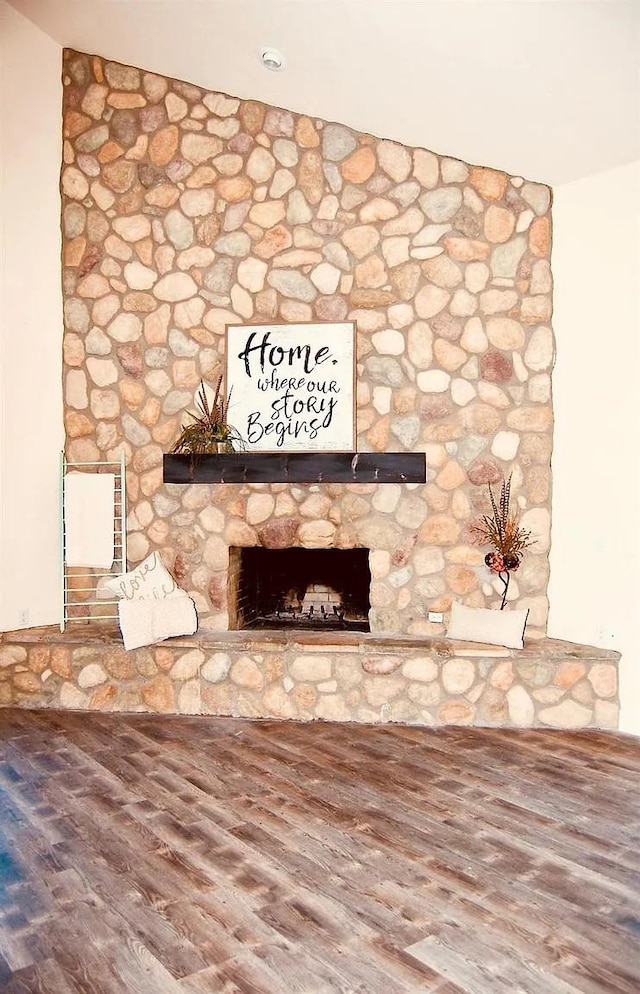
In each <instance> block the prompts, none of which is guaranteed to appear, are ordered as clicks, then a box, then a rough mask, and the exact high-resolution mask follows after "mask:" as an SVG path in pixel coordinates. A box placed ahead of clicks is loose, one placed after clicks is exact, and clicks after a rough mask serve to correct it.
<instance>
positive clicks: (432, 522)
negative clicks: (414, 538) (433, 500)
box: [420, 514, 460, 546]
mask: <svg viewBox="0 0 640 994" xmlns="http://www.w3.org/2000/svg"><path fill="white" fill-rule="evenodd" d="M459 536H460V525H459V524H458V522H457V521H456V520H455V518H452V517H451V516H450V515H448V514H433V515H431V516H430V517H428V518H427V520H426V521H425V523H424V524H423V526H422V528H421V529H420V540H421V541H422V542H424V543H425V544H429V545H438V546H443V545H455V543H456V542H457V541H458V538H459Z"/></svg>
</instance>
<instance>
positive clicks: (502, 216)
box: [484, 204, 516, 244]
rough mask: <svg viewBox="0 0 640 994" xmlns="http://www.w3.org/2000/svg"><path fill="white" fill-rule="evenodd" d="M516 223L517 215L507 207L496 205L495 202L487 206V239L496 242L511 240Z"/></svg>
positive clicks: (485, 226)
mask: <svg viewBox="0 0 640 994" xmlns="http://www.w3.org/2000/svg"><path fill="white" fill-rule="evenodd" d="M515 225H516V218H515V215H514V214H513V213H512V212H511V211H510V210H507V208H506V207H496V206H495V204H491V205H490V206H489V207H487V212H486V214H485V216H484V234H485V238H486V239H487V241H489V242H493V243H494V244H496V243H498V244H499V243H502V242H507V241H509V239H510V238H511V235H512V234H513V229H514V228H515Z"/></svg>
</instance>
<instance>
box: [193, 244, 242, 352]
mask: <svg viewBox="0 0 640 994" xmlns="http://www.w3.org/2000/svg"><path fill="white" fill-rule="evenodd" d="M233 265H234V263H233V259H231V258H229V257H227V258H223V259H218V260H217V261H216V262H214V264H213V265H212V266H209V268H208V269H207V270H206V271H205V273H204V278H203V282H204V285H205V286H206V288H207V290H211V292H212V293H222V294H228V293H229V291H230V290H231V283H232V280H233ZM192 354H193V353H189V355H192Z"/></svg>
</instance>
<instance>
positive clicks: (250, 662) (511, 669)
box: [0, 625, 620, 728]
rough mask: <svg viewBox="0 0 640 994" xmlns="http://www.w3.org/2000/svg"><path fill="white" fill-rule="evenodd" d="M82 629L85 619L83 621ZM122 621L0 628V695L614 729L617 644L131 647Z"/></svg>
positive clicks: (284, 642)
mask: <svg viewBox="0 0 640 994" xmlns="http://www.w3.org/2000/svg"><path fill="white" fill-rule="evenodd" d="M83 629H84V631H83ZM118 643H119V639H118V636H117V633H116V632H112V633H107V632H104V631H103V632H100V631H99V629H98V628H97V626H86V625H79V626H77V627H76V628H75V629H74V630H73V632H72V631H69V632H67V633H65V634H64V635H61V634H60V633H59V632H51V631H48V630H46V629H45V630H38V629H32V630H31V631H29V632H9V633H7V634H6V635H5V636H4V637H2V638H0V706H3V705H10V706H14V707H16V706H17V707H27V708H41V707H53V708H72V709H80V710H84V709H88V710H100V711H156V712H165V713H179V714H225V715H233V716H235V717H245V718H291V719H295V720H296V721H312V720H317V719H321V720H325V721H363V722H368V723H378V722H390V721H398V722H410V723H416V724H421V725H431V726H438V725H451V724H454V725H495V726H509V725H511V726H514V725H515V726H520V727H533V726H545V727H551V728H587V727H598V728H616V727H617V723H618V708H619V701H618V663H619V659H620V656H619V653H616V652H612V651H610V650H607V649H596V648H593V647H590V646H580V645H574V644H573V643H571V642H559V641H556V640H554V639H546V638H545V639H540V640H538V641H536V642H531V643H529V645H528V646H527V647H526V648H525V649H524V650H516V649H505V648H500V647H499V646H480V645H474V644H472V643H468V642H467V643H465V642H452V641H446V640H437V639H409V638H397V637H396V638H393V639H389V640H384V639H380V638H375V637H366V636H357V635H351V636H347V637H344V636H337V637H336V638H335V639H334V640H333V641H332V640H331V638H330V637H329V636H327V635H325V634H324V633H323V634H322V635H316V636H315V637H314V636H313V635H309V636H307V638H306V639H305V636H304V634H303V633H300V632H298V633H290V634H289V635H287V633H284V632H281V633H263V634H260V633H251V632H249V633H240V632H237V633H231V634H227V633H221V634H215V633H209V634H207V635H206V636H204V637H203V636H201V635H200V634H199V635H196V636H195V637H190V638H185V639H171V640H170V641H169V642H166V643H164V644H163V645H153V646H149V647H148V648H145V649H137V650H133V651H132V652H126V651H125V650H124V649H123V648H122V645H120V644H118Z"/></svg>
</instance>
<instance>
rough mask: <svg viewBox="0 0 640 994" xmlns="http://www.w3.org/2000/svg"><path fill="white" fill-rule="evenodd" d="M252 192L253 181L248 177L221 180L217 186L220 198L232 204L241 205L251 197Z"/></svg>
mask: <svg viewBox="0 0 640 994" xmlns="http://www.w3.org/2000/svg"><path fill="white" fill-rule="evenodd" d="M251 190H252V185H251V181H250V180H249V179H247V177H246V176H234V177H232V178H231V179H221V180H220V181H219V182H218V183H217V184H216V191H217V193H218V195H219V196H220V197H222V198H223V199H224V200H226V201H227V202H228V203H230V204H236V203H239V202H240V201H241V200H246V198H247V197H248V196H250V194H251Z"/></svg>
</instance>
